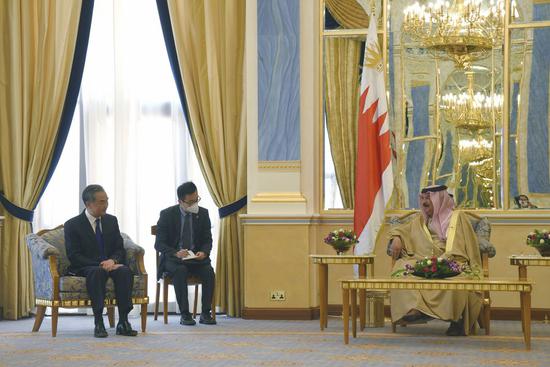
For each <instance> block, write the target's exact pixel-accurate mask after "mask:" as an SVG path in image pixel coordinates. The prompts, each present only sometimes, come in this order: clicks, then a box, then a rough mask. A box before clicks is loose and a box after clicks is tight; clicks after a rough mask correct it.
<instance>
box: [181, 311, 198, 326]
mask: <svg viewBox="0 0 550 367" xmlns="http://www.w3.org/2000/svg"><path fill="white" fill-rule="evenodd" d="M196 323H197V322H196V321H195V320H194V319H193V317H192V316H191V314H190V313H188V312H187V313H183V314H181V318H180V325H186V326H193V325H195V324H196Z"/></svg>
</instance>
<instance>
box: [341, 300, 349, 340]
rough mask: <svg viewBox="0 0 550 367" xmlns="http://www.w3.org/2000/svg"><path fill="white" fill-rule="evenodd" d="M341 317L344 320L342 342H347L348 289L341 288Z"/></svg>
mask: <svg viewBox="0 0 550 367" xmlns="http://www.w3.org/2000/svg"><path fill="white" fill-rule="evenodd" d="M342 319H343V320H344V344H349V289H342Z"/></svg>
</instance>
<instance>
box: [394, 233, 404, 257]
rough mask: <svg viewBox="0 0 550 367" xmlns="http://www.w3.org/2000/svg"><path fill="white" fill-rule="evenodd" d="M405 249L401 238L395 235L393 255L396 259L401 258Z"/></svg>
mask: <svg viewBox="0 0 550 367" xmlns="http://www.w3.org/2000/svg"><path fill="white" fill-rule="evenodd" d="M402 250H403V243H402V242H401V238H399V237H393V238H392V243H391V256H392V258H393V259H394V260H397V259H399V256H401V251H402Z"/></svg>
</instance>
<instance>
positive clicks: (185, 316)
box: [155, 182, 216, 325]
mask: <svg viewBox="0 0 550 367" xmlns="http://www.w3.org/2000/svg"><path fill="white" fill-rule="evenodd" d="M177 194H178V203H179V204H178V205H174V206H171V207H168V208H166V209H164V210H163V211H161V212H160V217H159V220H158V222H157V238H156V241H155V249H156V250H157V251H160V252H161V260H160V265H159V274H157V276H158V277H159V278H160V276H162V274H163V273H164V272H168V273H169V274H170V275H171V276H172V279H173V284H174V290H175V292H176V299H177V302H178V306H179V309H180V312H181V319H180V324H181V325H195V324H196V322H195V320H194V319H193V317H192V316H191V313H189V300H188V297H187V277H188V276H189V275H195V276H198V277H199V278H200V279H201V281H202V298H201V302H202V312H201V315H200V319H199V322H200V323H201V324H206V325H213V324H215V323H216V321H215V320H214V319H213V318H212V315H211V310H210V307H211V304H212V295H213V292H214V269H212V266H211V264H210V257H209V256H210V251H212V232H211V229H210V227H211V225H210V217H209V216H208V210H207V209H205V208H203V207H199V201H200V199H201V198H200V197H199V195H198V192H197V186H195V184H194V183H193V182H185V183H183V184H182V185H180V186H179V187H178V189H177ZM190 253H193V254H195V255H196V258H193V259H187V258H188V257H189V255H190Z"/></svg>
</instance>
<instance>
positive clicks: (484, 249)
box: [479, 238, 497, 257]
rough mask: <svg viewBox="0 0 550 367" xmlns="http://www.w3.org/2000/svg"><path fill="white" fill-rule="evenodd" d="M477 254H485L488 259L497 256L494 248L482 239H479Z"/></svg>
mask: <svg viewBox="0 0 550 367" xmlns="http://www.w3.org/2000/svg"><path fill="white" fill-rule="evenodd" d="M479 252H480V253H481V254H487V255H488V256H489V257H495V255H496V254H497V250H496V248H495V246H494V245H493V244H492V243H491V242H489V241H487V240H486V239H483V238H479Z"/></svg>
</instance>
